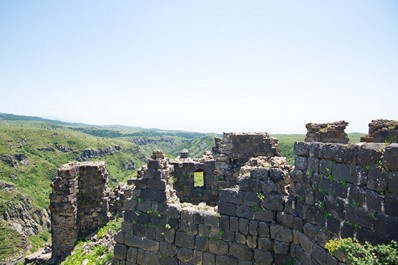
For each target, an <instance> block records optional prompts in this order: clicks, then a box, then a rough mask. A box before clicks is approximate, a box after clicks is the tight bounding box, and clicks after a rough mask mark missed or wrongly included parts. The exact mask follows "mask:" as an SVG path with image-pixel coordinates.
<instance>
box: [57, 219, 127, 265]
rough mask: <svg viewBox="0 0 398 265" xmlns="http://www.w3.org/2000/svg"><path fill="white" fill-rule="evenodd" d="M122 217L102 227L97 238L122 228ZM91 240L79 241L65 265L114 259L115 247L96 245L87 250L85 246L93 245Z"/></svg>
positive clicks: (100, 263) (89, 264)
mask: <svg viewBox="0 0 398 265" xmlns="http://www.w3.org/2000/svg"><path fill="white" fill-rule="evenodd" d="M121 226H122V218H119V219H116V220H113V221H110V222H109V223H108V224H107V225H106V226H104V227H102V228H100V229H99V230H98V232H97V239H99V240H100V239H102V238H104V237H105V235H106V234H107V233H109V232H110V233H111V234H115V233H116V232H117V231H119V230H120V229H121ZM92 243H93V242H92V241H90V240H87V241H79V242H78V243H77V244H76V246H75V247H74V249H73V251H72V254H71V255H69V256H68V257H67V258H66V259H65V261H64V262H62V263H61V264H63V265H80V264H87V265H103V264H106V263H108V262H111V261H112V259H113V249H112V248H111V249H108V248H107V247H106V246H105V245H101V244H98V245H94V246H93V247H92V248H91V249H90V250H89V251H86V248H85V246H87V245H91V244H92Z"/></svg>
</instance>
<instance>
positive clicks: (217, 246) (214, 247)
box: [209, 240, 228, 255]
mask: <svg viewBox="0 0 398 265" xmlns="http://www.w3.org/2000/svg"><path fill="white" fill-rule="evenodd" d="M209 250H210V252H211V253H213V254H216V255H225V254H227V253H228V243H227V242H224V241H222V240H210V241H209Z"/></svg>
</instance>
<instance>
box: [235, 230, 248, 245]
mask: <svg viewBox="0 0 398 265" xmlns="http://www.w3.org/2000/svg"><path fill="white" fill-rule="evenodd" d="M235 241H236V242H237V243H239V244H246V236H245V235H244V234H242V233H239V232H235Z"/></svg>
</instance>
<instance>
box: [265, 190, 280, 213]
mask: <svg viewBox="0 0 398 265" xmlns="http://www.w3.org/2000/svg"><path fill="white" fill-rule="evenodd" d="M284 201H285V196H284V195H282V194H273V195H266V196H265V198H264V205H265V208H266V209H268V210H271V211H279V212H282V211H283V204H284Z"/></svg>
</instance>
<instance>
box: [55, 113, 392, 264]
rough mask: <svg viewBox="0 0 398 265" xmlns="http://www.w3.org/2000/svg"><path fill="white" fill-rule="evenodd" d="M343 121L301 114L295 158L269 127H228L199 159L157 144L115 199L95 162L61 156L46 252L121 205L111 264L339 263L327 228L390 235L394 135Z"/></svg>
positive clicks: (59, 249)
mask: <svg viewBox="0 0 398 265" xmlns="http://www.w3.org/2000/svg"><path fill="white" fill-rule="evenodd" d="M307 126H308V125H307ZM345 126H346V123H345V122H344V121H343V122H340V123H339V125H338V126H334V125H333V124H326V126H325V125H315V126H309V127H310V128H309V129H308V130H309V133H308V134H307V138H306V142H297V143H295V145H294V153H295V165H294V168H293V167H291V166H290V165H288V163H287V162H286V159H285V158H284V157H282V156H281V152H280V150H279V148H278V142H277V140H276V139H273V138H271V137H270V136H269V135H268V134H267V133H225V134H224V137H223V139H219V138H216V139H215V147H213V150H212V152H206V153H205V155H204V156H203V157H202V158H201V159H199V160H193V159H190V158H189V155H188V154H187V152H183V153H182V155H181V157H180V158H179V159H176V160H169V159H167V158H165V157H164V155H163V154H162V152H161V151H156V152H154V153H153V155H152V157H151V159H150V160H149V161H148V165H147V166H146V167H143V168H142V169H140V170H139V172H138V176H137V178H136V179H131V180H129V181H128V186H127V187H126V188H124V189H123V191H121V192H120V193H118V194H122V198H118V199H115V195H113V199H110V198H111V197H112V196H110V195H109V194H110V193H109V192H108V191H107V188H106V177H107V173H106V169H105V167H104V165H103V164H92V163H91V164H70V165H68V166H64V167H63V168H61V169H60V171H59V176H58V178H57V180H56V181H55V182H54V184H53V194H52V195H51V213H52V233H53V257H54V258H59V257H62V256H65V255H67V254H68V251H70V250H71V248H72V247H73V244H74V242H76V239H77V235H79V234H86V233H88V232H89V231H92V230H95V229H96V228H98V227H99V226H100V225H102V224H104V223H106V221H107V220H108V219H109V218H111V217H112V215H115V214H118V213H119V214H121V212H122V210H124V211H123V216H124V221H123V223H122V229H121V231H120V232H119V233H118V234H117V235H116V236H115V241H116V245H115V249H114V261H113V262H114V264H115V265H130V264H206V265H207V264H216V265H223V264H228V265H233V264H236V265H238V264H239V265H240V264H286V263H287V262H289V261H295V262H296V263H295V264H332V265H333V264H336V265H337V264H341V263H344V262H345V260H344V257H343V256H340V255H337V256H333V255H331V254H330V253H328V251H327V250H326V249H325V248H324V245H325V243H326V242H327V241H328V240H329V239H331V238H334V237H343V238H345V237H355V238H357V239H358V240H359V241H361V242H364V241H369V242H371V243H373V244H377V243H382V242H384V243H385V242H389V241H390V240H392V239H394V240H398V210H397V209H398V182H397V178H398V144H397V143H396V140H395V141H394V140H393V141H392V143H384V142H385V141H386V139H385V138H383V139H382V138H380V139H381V140H380V142H381V143H376V142H374V141H375V139H376V137H374V138H373V142H372V143H358V144H346V140H347V139H346V135H345V133H344V128H345ZM342 127H344V128H343V129H342ZM307 128H308V127H307ZM325 128H327V129H326V130H325ZM330 128H336V130H335V131H333V130H332V129H330ZM394 130H395V129H394ZM383 135H387V136H388V135H390V134H383ZM372 137H373V136H372ZM336 139H337V140H336ZM387 140H390V138H389V139H387ZM195 171H201V172H203V180H204V184H203V186H201V187H195V186H194V181H193V175H194V172H195ZM83 182H87V184H84V183H83ZM90 189H96V190H95V192H91V191H90ZM88 191H90V192H89V193H90V194H95V195H93V196H94V197H92V198H91V197H88V198H86V197H85V195H84V194H87V192H88ZM113 194H115V192H114V193H113ZM116 197H117V196H116ZM79 198H84V200H79ZM112 201H113V202H112ZM115 201H118V202H119V208H118V210H115V209H114V208H115V207H114V206H113V205H115ZM111 209H113V210H111ZM106 212H107V214H105V213H106ZM81 213H84V214H81ZM107 218H108V219H107ZM89 224H90V225H89Z"/></svg>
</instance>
